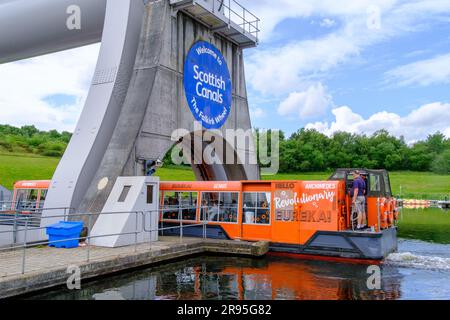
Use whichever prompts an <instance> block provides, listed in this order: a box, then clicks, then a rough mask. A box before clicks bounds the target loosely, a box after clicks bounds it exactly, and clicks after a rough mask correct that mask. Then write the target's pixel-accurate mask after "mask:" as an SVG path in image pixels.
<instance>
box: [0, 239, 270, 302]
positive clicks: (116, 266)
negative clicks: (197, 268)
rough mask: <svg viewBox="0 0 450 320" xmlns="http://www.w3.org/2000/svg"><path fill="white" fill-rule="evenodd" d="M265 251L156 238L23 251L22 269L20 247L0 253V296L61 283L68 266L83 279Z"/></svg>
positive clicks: (262, 245)
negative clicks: (111, 245) (199, 257)
mask: <svg viewBox="0 0 450 320" xmlns="http://www.w3.org/2000/svg"><path fill="white" fill-rule="evenodd" d="M268 250H269V244H268V243H267V242H257V243H251V242H244V241H229V240H210V239H206V240H204V239H196V238H183V240H182V241H180V238H177V237H160V240H159V241H157V242H153V243H152V244H151V245H150V244H149V243H146V244H140V245H138V246H136V247H135V246H131V247H124V248H100V247H93V246H91V248H90V250H89V256H90V259H89V262H88V261H87V257H88V248H87V247H79V248H76V249H55V248H50V247H46V246H45V247H44V246H43V247H40V248H30V249H27V251H26V270H25V274H21V270H22V250H14V251H8V252H1V253H0V298H8V297H14V296H17V295H21V294H25V293H30V292H33V291H37V290H42V289H48V288H52V287H55V286H59V285H65V284H66V282H67V280H68V278H69V277H70V276H71V274H69V273H68V272H67V268H68V267H69V266H78V267H79V268H80V270H81V283H83V280H86V279H92V278H95V277H100V276H107V275H110V274H112V273H116V272H121V271H126V270H129V269H133V268H138V267H144V266H150V265H153V264H158V263H164V262H168V261H170V260H174V259H180V258H184V257H188V256H191V255H195V254H208V253H210V254H211V253H218V254H229V255H244V256H252V257H259V256H264V255H265V254H266V253H267V252H268Z"/></svg>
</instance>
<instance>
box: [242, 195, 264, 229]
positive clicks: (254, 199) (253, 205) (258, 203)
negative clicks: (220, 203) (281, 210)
mask: <svg viewBox="0 0 450 320" xmlns="http://www.w3.org/2000/svg"><path fill="white" fill-rule="evenodd" d="M270 200H271V199H270V193H269V192H252V193H249V192H246V193H244V201H243V208H242V214H243V222H244V223H245V224H270Z"/></svg>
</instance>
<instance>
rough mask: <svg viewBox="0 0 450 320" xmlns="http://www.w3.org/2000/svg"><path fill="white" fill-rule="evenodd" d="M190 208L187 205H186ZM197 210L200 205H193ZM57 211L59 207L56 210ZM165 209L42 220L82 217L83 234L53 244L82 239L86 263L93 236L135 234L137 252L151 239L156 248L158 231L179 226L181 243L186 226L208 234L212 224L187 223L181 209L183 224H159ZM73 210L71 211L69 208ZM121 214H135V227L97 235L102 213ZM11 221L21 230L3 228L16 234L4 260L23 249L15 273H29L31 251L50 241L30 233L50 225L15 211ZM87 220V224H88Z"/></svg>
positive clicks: (77, 216)
mask: <svg viewBox="0 0 450 320" xmlns="http://www.w3.org/2000/svg"><path fill="white" fill-rule="evenodd" d="M186 208H187V207H186ZM186 208H185V207H180V209H186ZM192 208H195V209H197V207H192ZM55 210H57V208H56V209H55ZM164 211H165V209H158V210H151V211H127V212H99V213H70V215H68V214H67V213H64V214H54V215H45V217H42V220H45V219H50V221H58V220H61V221H67V220H69V221H80V220H82V221H83V222H84V223H85V225H86V224H87V225H86V226H85V227H84V231H83V232H82V233H81V235H80V237H76V238H70V239H64V240H52V241H51V243H52V245H55V244H58V243H60V242H66V241H73V240H78V241H79V242H80V243H81V244H82V245H83V246H85V247H86V248H83V250H85V254H86V262H89V261H90V260H91V247H92V245H91V241H92V240H93V239H97V238H107V237H112V236H134V243H133V244H132V245H131V246H134V250H135V252H137V251H138V246H139V245H140V244H146V243H147V242H148V247H147V246H146V248H147V249H148V250H152V244H153V243H154V241H153V240H152V237H151V235H152V233H155V232H158V233H163V232H164V231H166V230H173V229H179V230H180V232H179V233H180V242H182V241H183V239H184V232H183V230H185V229H186V228H192V227H198V226H202V227H203V238H206V237H207V232H206V226H207V224H208V221H206V220H205V221H202V222H201V223H193V224H187V223H184V221H183V219H182V218H183V217H182V214H181V210H180V215H179V219H178V221H179V225H178V226H173V225H171V226H170V227H163V226H162V225H161V226H160V224H159V217H160V215H161V214H162V213H163V212H164ZM68 212H69V211H68ZM121 214H128V215H129V214H131V215H134V217H135V219H134V220H135V228H134V230H131V231H128V232H120V233H106V234H100V235H99V234H95V235H92V228H93V226H94V221H95V219H96V218H98V217H99V216H100V215H102V216H104V215H121ZM154 215H157V217H158V224H157V227H149V226H150V225H151V224H150V223H149V222H150V221H151V220H150V218H151V217H152V216H154ZM9 220H10V221H11V222H12V223H13V225H16V226H17V227H18V228H17V229H12V230H0V239H1V238H2V236H3V235H5V234H12V235H13V237H14V238H15V239H14V243H13V244H11V245H7V246H3V247H1V246H0V260H1V255H2V253H9V252H11V251H15V250H21V251H22V252H21V268H20V269H19V270H17V273H15V274H25V273H26V272H27V270H30V269H31V268H29V266H28V265H27V253H28V252H29V250H31V249H33V248H34V249H36V248H41V247H42V246H46V245H48V244H49V240H48V239H45V240H40V241H30V240H29V234H30V232H42V233H44V232H45V230H46V228H47V226H39V227H35V226H32V223H31V222H32V220H31V219H30V217H29V216H24V215H19V214H14V215H12V216H11V217H9ZM86 221H87V223H86ZM18 232H20V235H21V237H20V238H21V241H19V237H18ZM140 234H144V235H145V234H149V235H150V237H144V239H147V238H148V239H149V240H148V241H147V240H146V241H144V242H142V241H139V235H140Z"/></svg>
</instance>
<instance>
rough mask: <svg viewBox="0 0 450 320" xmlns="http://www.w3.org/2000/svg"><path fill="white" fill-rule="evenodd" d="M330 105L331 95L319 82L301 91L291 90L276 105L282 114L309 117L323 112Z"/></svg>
mask: <svg viewBox="0 0 450 320" xmlns="http://www.w3.org/2000/svg"><path fill="white" fill-rule="evenodd" d="M331 105H332V99H331V96H330V95H329V94H328V93H327V92H326V90H325V88H324V87H323V85H322V84H321V83H318V84H315V85H312V86H310V87H308V88H307V89H306V90H305V91H302V92H292V93H291V94H290V95H289V96H288V97H287V98H286V99H285V100H284V101H282V102H281V103H280V105H279V107H278V113H279V114H280V115H282V116H287V115H298V117H300V118H309V117H315V116H319V115H323V114H325V112H326V111H327V110H328V108H329V107H330V106H331Z"/></svg>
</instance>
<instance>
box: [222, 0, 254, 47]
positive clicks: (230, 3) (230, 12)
mask: <svg viewBox="0 0 450 320" xmlns="http://www.w3.org/2000/svg"><path fill="white" fill-rule="evenodd" d="M225 2H226V1H222V3H221V7H223V8H224V9H226V10H224V14H225V12H227V11H228V16H227V15H226V14H225V16H227V18H228V24H231V22H232V21H233V22H234V19H233V18H232V16H233V15H234V16H236V17H237V18H238V19H239V20H241V21H242V22H241V23H237V25H238V26H239V27H241V28H242V29H243V31H244V33H249V34H251V35H254V36H255V37H256V41H257V42H258V40H259V39H258V38H259V32H260V31H261V30H260V29H259V22H260V21H261V20H260V19H259V18H258V17H257V16H256V15H254V14H253V13H252V12H250V11H249V10H247V9H246V8H245V7H244V6H242V5H241V4H240V3H239V2H237V1H236V0H228V5H227V4H226V3H225ZM236 7H237V8H238V9H239V11H241V10H242V15H241V13H238V12H237V10H238V9H234V8H236ZM246 16H250V17H251V19H252V20H250V21H249V20H247V18H246ZM247 25H248V30H247V29H246V26H247Z"/></svg>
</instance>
